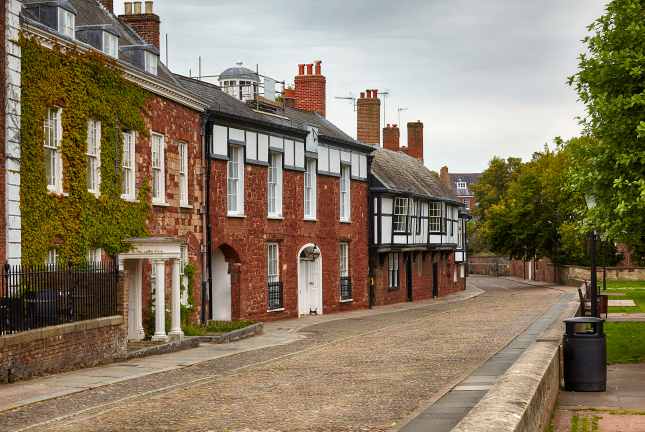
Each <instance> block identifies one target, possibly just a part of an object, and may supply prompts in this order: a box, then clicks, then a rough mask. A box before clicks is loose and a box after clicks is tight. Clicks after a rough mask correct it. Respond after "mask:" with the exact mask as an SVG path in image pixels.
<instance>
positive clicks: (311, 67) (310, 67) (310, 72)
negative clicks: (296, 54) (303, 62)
mask: <svg viewBox="0 0 645 432" xmlns="http://www.w3.org/2000/svg"><path fill="white" fill-rule="evenodd" d="M313 73H314V65H313V63H309V64H308V65H307V75H313Z"/></svg>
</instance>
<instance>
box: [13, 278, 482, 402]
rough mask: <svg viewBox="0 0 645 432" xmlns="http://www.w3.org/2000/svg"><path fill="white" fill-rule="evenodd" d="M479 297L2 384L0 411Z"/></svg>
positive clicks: (473, 292) (317, 319) (393, 308)
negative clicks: (317, 331)
mask: <svg viewBox="0 0 645 432" xmlns="http://www.w3.org/2000/svg"><path fill="white" fill-rule="evenodd" d="M483 292H484V291H482V290H481V289H479V288H477V287H475V286H474V285H473V284H469V288H468V289H467V290H466V291H463V292H459V293H456V294H453V295H450V296H447V297H443V298H440V299H436V300H425V301H419V302H414V303H401V304H396V305H390V306H381V307H377V308H374V309H365V310H358V311H353V312H347V313H337V314H330V315H319V316H312V317H306V318H300V319H292V320H284V321H277V322H272V323H267V324H265V325H264V332H263V334H261V335H258V336H255V337H252V338H248V339H244V340H241V341H237V342H234V343H230V344H222V345H216V344H201V345H200V346H199V347H198V348H195V349H190V350H184V351H179V352H175V353H170V354H162V355H157V356H151V357H146V358H137V359H132V360H128V361H125V362H119V363H113V364H109V365H105V366H100V367H95V368H89V369H81V370H77V371H73V372H67V373H63V374H58V375H51V376H47V377H43V378H37V379H33V380H30V381H23V382H18V383H15V384H8V385H2V386H0V412H3V411H7V410H11V409H15V408H18V407H21V406H25V405H29V404H32V403H35V402H41V401H45V400H49V399H54V398H58V397H61V396H66V395H70V394H74V393H78V392H82V391H86V390H92V389H96V388H99V387H102V386H107V385H110V384H114V383H118V382H122V381H127V380H132V379H135V378H140V377H144V376H147V375H153V374H159V373H162V372H167V371H173V370H177V369H182V368H186V367H189V366H192V365H196V364H200V363H203V362H207V361H210V360H215V359H218V358H222V357H227V356H232V355H235V354H240V353H244V352H248V351H253V350H260V349H263V348H268V347H275V346H279V345H286V344H290V343H292V342H295V341H297V340H301V339H304V338H306V334H302V333H298V332H299V330H301V329H303V328H306V327H310V326H314V325H317V324H322V323H329V322H333V321H338V320H344V319H350V318H361V317H368V316H375V315H383V314H388V313H396V312H401V311H406V310H413V309H418V308H427V307H428V306H432V305H442V304H449V303H455V302H463V301H466V300H468V299H471V298H474V297H477V296H479V295H480V294H482V293H483Z"/></svg>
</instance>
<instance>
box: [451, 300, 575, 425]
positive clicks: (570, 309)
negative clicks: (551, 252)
mask: <svg viewBox="0 0 645 432" xmlns="http://www.w3.org/2000/svg"><path fill="white" fill-rule="evenodd" d="M577 310H578V304H577V302H575V301H572V302H570V303H569V305H568V306H567V308H566V309H565V310H564V311H563V313H562V314H561V315H560V319H558V320H556V321H555V322H554V323H553V324H552V325H551V326H550V327H549V328H548V329H547V330H546V331H544V332H543V333H542V335H541V336H540V337H538V338H537V340H536V342H535V343H534V344H533V345H532V346H531V347H529V348H528V349H527V350H526V351H525V352H524V353H523V354H522V355H521V356H520V358H519V359H518V360H517V361H516V362H515V363H514V364H513V365H512V366H511V367H510V368H509V370H508V371H506V373H505V374H504V375H503V376H502V377H501V378H500V379H499V380H498V381H497V383H496V384H495V385H494V386H493V388H491V389H490V391H489V392H488V393H487V394H486V395H485V396H484V397H483V398H482V400H480V401H479V403H477V405H475V407H474V408H473V409H472V410H471V411H470V412H469V413H468V415H467V416H466V417H464V418H463V419H462V420H461V421H460V422H459V424H457V426H455V427H454V428H453V429H452V431H453V432H488V431H495V432H520V431H522V432H524V431H528V432H533V431H535V432H542V431H544V430H546V428H547V426H548V423H549V421H550V418H551V413H552V411H553V409H554V407H555V404H556V401H557V397H558V393H559V391H560V378H561V370H560V369H561V367H560V345H561V339H562V319H564V318H568V317H571V316H575V314H576V312H577Z"/></svg>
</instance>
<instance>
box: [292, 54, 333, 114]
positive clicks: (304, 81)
mask: <svg viewBox="0 0 645 432" xmlns="http://www.w3.org/2000/svg"><path fill="white" fill-rule="evenodd" d="M314 64H315V65H316V73H315V74H314ZM321 64H322V62H321V61H320V60H317V61H315V62H314V63H310V64H307V65H304V64H300V65H298V75H296V77H295V89H294V92H295V102H296V108H298V109H301V110H303V111H310V112H317V113H318V114H320V115H321V116H323V117H325V115H326V113H327V109H326V106H327V104H326V98H327V79H326V78H325V76H324V75H322V70H321V69H322V68H321ZM305 66H306V67H307V74H305Z"/></svg>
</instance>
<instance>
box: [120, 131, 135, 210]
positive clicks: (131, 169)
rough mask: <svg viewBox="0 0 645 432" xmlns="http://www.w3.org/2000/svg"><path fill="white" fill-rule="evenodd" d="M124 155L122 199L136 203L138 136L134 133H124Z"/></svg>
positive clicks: (122, 162)
mask: <svg viewBox="0 0 645 432" xmlns="http://www.w3.org/2000/svg"><path fill="white" fill-rule="evenodd" d="M122 136H123V155H122V158H121V192H122V194H121V198H122V199H124V200H128V201H134V200H135V199H136V197H137V191H136V175H137V174H136V173H137V163H136V154H137V153H136V145H137V144H136V143H137V135H136V133H135V132H134V131H125V132H123V135H122Z"/></svg>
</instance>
